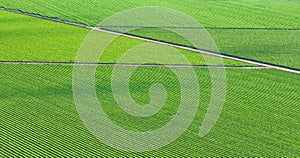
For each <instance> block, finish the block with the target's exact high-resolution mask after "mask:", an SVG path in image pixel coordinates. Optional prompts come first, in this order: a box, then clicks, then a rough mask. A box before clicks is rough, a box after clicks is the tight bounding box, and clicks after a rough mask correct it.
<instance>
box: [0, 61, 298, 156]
mask: <svg viewBox="0 0 300 158" xmlns="http://www.w3.org/2000/svg"><path fill="white" fill-rule="evenodd" d="M111 69H112V68H111V67H101V68H98V71H97V76H98V77H96V78H97V79H98V81H96V82H98V83H101V85H99V87H97V91H98V97H99V98H101V102H102V103H103V107H104V108H106V109H107V111H110V112H109V115H110V116H111V118H112V119H113V120H114V121H115V122H116V123H117V124H119V125H120V126H123V127H124V128H134V129H138V130H147V129H149V128H156V126H159V125H160V124H161V123H163V122H165V121H168V119H169V117H170V115H171V116H172V114H174V111H175V110H176V109H174V107H173V106H172V105H174V104H175V103H176V102H178V100H176V99H175V100H172V99H171V98H172V97H175V96H176V95H178V94H177V93H176V92H177V91H178V89H176V88H175V89H174V86H172V84H176V81H175V80H168V81H166V80H164V81H163V80H162V81H163V83H164V84H166V88H167V89H168V92H170V93H171V94H170V96H171V97H170V99H169V100H168V101H167V103H166V105H165V106H166V107H165V110H163V111H162V113H159V114H158V115H157V116H156V117H154V118H151V119H149V120H147V119H145V120H142V119H136V118H132V117H130V115H128V114H126V113H124V112H122V111H120V110H118V109H117V105H116V103H115V102H114V99H113V96H112V92H111V90H110V88H109V87H110V85H109V84H110V81H109V80H110V76H109V74H110V73H111V72H110V71H111ZM0 70H1V94H2V95H1V109H2V110H1V117H0V119H1V126H2V127H1V133H2V135H5V136H1V139H0V142H1V155H2V156H13V155H24V156H25V155H28V156H29V155H44V156H51V155H52V156H55V155H56V156H59V155H65V156H80V155H81V156H83V155H85V156H101V155H102V156H104V155H106V156H109V155H116V154H118V155H119V156H122V155H123V156H125V155H127V156H129V155H132V156H137V155H139V154H133V153H126V152H121V151H118V150H115V149H113V148H110V147H108V146H106V145H104V144H102V143H101V142H100V141H98V140H97V139H95V138H94V137H93V136H92V135H91V134H89V132H88V131H87V130H86V128H85V127H84V125H83V124H82V122H81V120H80V118H79V116H78V114H77V111H76V108H75V106H74V102H73V98H72V67H71V66H49V65H48V66H47V65H40V66H36V65H2V66H1V67H0ZM139 71H150V72H151V73H160V74H159V76H161V78H168V77H169V74H170V73H164V72H166V71H167V70H160V71H154V70H151V69H150V68H146V69H141V70H139ZM148 73H149V72H148ZM16 74H18V75H16ZM140 74H143V73H140ZM197 74H198V75H199V78H200V80H199V82H200V84H201V87H202V90H201V96H202V97H201V104H200V106H199V110H198V112H197V116H196V117H195V120H194V121H193V123H192V124H191V126H190V127H189V131H187V132H186V133H184V134H183V136H181V137H180V138H179V139H178V140H177V141H175V142H174V143H172V144H170V145H169V146H168V147H165V148H162V149H160V150H157V151H154V152H145V153H141V155H145V156H146V155H147V156H180V155H190V156H200V155H203V156H205V155H207V156H220V155H231V156H238V155H245V156H246V155H253V154H254V155H257V156H264V155H274V156H275V155H276V156H278V155H287V156H292V155H298V154H299V150H298V149H299V135H298V134H297V133H298V132H297V131H298V129H299V128H298V127H299V119H300V118H299V112H300V111H299V109H300V107H299V101H298V97H299V91H300V89H299V86H294V85H295V84H299V76H298V75H294V74H289V73H284V72H280V71H275V70H261V71H257V70H229V71H227V75H228V79H229V80H228V94H227V96H226V103H225V106H224V109H223V112H222V115H221V118H220V119H219V120H218V124H217V125H216V127H215V128H214V129H213V130H212V131H211V134H209V135H208V136H207V137H204V138H202V139H200V138H199V137H198V136H197V132H198V130H199V125H200V122H201V120H202V119H203V115H204V112H205V109H206V107H207V106H208V102H209V99H208V98H209V95H208V92H209V89H210V88H209V84H210V82H209V81H208V80H206V79H205V78H206V77H207V76H208V73H207V72H206V70H205V69H198V70H197ZM57 76H59V77H57ZM155 80H157V78H151V77H142V79H141V77H138V76H136V79H134V78H133V79H132V81H133V82H135V83H134V85H136V86H138V87H132V89H133V91H132V92H133V93H132V95H133V97H136V98H139V99H138V100H137V101H138V102H145V101H147V100H149V98H147V97H145V96H144V98H141V97H138V96H137V95H143V94H145V93H147V92H146V90H145V89H144V88H143V86H148V84H149V82H150V83H151V82H153V81H154V82H155ZM295 81H296V82H295ZM257 83H259V85H258V84H257ZM245 94H247V95H245ZM175 105H176V104H175ZM153 122H155V124H153ZM191 144H192V147H191Z"/></svg>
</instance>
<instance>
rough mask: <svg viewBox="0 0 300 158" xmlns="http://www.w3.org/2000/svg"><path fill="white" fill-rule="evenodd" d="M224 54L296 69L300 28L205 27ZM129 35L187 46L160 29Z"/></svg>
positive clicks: (298, 62) (137, 31)
mask: <svg viewBox="0 0 300 158" xmlns="http://www.w3.org/2000/svg"><path fill="white" fill-rule="evenodd" d="M208 31H209V33H210V34H211V36H212V37H213V39H214V40H215V42H216V44H217V45H218V47H219V49H220V51H221V52H222V53H224V54H229V55H233V56H238V57H243V58H247V59H252V60H258V61H263V62H267V63H272V64H277V65H283V66H287V67H292V68H298V69H299V68H300V38H299V37H300V30H250V29H248V30H247V29H246V30H240V29H208ZM132 33H133V34H136V35H139V36H146V37H151V38H154V39H160V40H164V41H168V42H172V43H179V44H183V45H190V43H188V42H186V41H184V40H182V38H176V37H175V35H174V33H171V32H167V31H165V30H161V29H143V30H135V31H133V32H132Z"/></svg>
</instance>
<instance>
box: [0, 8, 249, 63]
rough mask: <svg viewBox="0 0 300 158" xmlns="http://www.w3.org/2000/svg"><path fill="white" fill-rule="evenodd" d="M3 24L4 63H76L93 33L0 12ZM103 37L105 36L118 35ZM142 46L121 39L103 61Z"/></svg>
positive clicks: (194, 58)
mask: <svg viewBox="0 0 300 158" xmlns="http://www.w3.org/2000/svg"><path fill="white" fill-rule="evenodd" d="M0 21H1V25H0V31H1V43H0V53H1V55H0V60H1V61H38V62H74V60H75V57H76V55H77V52H78V49H79V48H80V45H81V43H82V42H83V40H84V38H85V36H86V35H87V33H88V32H89V30H88V29H83V28H78V27H75V26H69V25H66V24H60V23H55V22H51V21H47V20H42V19H37V18H34V17H28V16H25V15H19V14H16V13H9V12H5V11H0ZM24 30H26V31H25V32H24ZM102 34H103V37H105V36H114V35H109V34H105V33H102ZM173 37H174V36H173ZM142 43H144V42H141V41H138V40H135V39H128V38H125V37H119V38H117V39H116V40H115V41H114V42H112V44H111V45H110V46H109V47H108V48H107V49H106V51H105V54H104V56H103V57H102V58H101V62H106V63H111V62H116V61H117V59H118V58H119V57H120V56H121V55H122V54H123V53H125V52H126V51H127V50H128V49H130V48H132V47H133V46H135V45H137V44H142ZM181 52H182V53H183V54H184V55H185V56H186V57H187V59H189V60H190V62H191V63H192V64H200V65H205V64H206V62H205V61H204V58H203V56H202V55H200V54H196V53H192V52H189V51H184V50H181ZM224 64H225V65H237V66H241V65H249V64H245V63H240V62H237V61H232V60H224Z"/></svg>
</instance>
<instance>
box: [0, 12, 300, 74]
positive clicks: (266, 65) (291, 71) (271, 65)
mask: <svg viewBox="0 0 300 158" xmlns="http://www.w3.org/2000/svg"><path fill="white" fill-rule="evenodd" d="M0 10H5V11H9V12H14V13H18V14H23V15H28V16H32V17H36V18H41V19H45V20H51V21H55V22H60V23H64V24H68V25H73V26H78V27H83V28H87V29H91V30H95V31H100V32H104V33H109V34H114V35H118V36H124V37H128V38H132V39H137V40H142V41H146V42H151V43H156V44H160V45H166V46H171V47H175V48H180V49H184V50H188V51H193V52H196V53H200V54H206V55H210V56H215V57H220V58H224V59H230V60H235V61H239V62H244V63H248V64H254V65H258V66H259V67H266V68H270V69H277V70H281V71H286V72H290V73H295V74H300V70H297V69H292V68H287V67H283V66H277V65H274V64H269V63H264V62H259V61H254V60H250V59H244V58H240V57H235V56H229V55H225V54H220V53H218V52H212V51H209V50H202V49H197V48H192V47H188V46H182V45H178V44H173V43H168V42H163V41H158V40H153V39H148V38H145V37H138V36H134V35H130V34H125V33H120V32H115V31H111V30H106V29H103V28H100V27H92V26H88V25H85V24H79V23H75V22H70V21H65V20H62V19H59V18H51V17H46V16H41V15H37V14H32V13H26V12H23V11H20V10H11V9H6V8H3V7H2V8H0Z"/></svg>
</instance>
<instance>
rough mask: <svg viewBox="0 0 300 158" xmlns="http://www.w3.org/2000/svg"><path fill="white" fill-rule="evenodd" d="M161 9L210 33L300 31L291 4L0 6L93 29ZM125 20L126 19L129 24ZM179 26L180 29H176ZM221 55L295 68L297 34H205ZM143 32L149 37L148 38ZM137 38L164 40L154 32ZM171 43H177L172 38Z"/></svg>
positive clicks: (4, 2)
mask: <svg viewBox="0 0 300 158" xmlns="http://www.w3.org/2000/svg"><path fill="white" fill-rule="evenodd" d="M149 5H151V6H164V7H168V8H173V9H176V10H179V11H182V12H184V13H186V14H188V15H190V16H192V17H193V18H195V19H197V20H198V21H199V22H200V23H201V24H202V25H204V26H205V27H212V28H284V29H285V28H298V29H299V28H300V23H299V20H300V10H299V8H300V3H299V2H295V1H252V2H249V1H201V2H199V1H195V0H189V1H180V0H176V1H174V2H172V3H169V2H167V1H166V2H161V1H156V0H155V1H139V2H131V1H129V0H125V1H122V2H120V1H107V2H105V1H101V2H99V1H96V0H92V1H79V0H76V1H72V2H69V1H68V2H66V1H64V2H61V1H57V0H50V1H47V2H44V1H40V0H33V1H11V0H1V1H0V6H3V7H7V8H12V9H20V10H23V11H26V12H32V13H38V14H41V15H46V16H50V17H59V18H62V19H65V20H70V21H75V22H80V23H85V24H88V25H96V24H98V23H99V22H100V21H101V20H103V19H105V18H107V17H109V16H110V15H113V14H114V13H116V12H119V11H122V10H125V9H129V8H132V7H140V6H149ZM129 20H130V19H129ZM179 27H180V26H179ZM209 31H210V33H211V34H212V37H213V38H214V39H215V41H216V43H217V44H218V47H219V48H220V50H221V52H222V53H225V54H230V55H234V56H240V57H244V58H249V59H252V60H259V61H262V62H268V63H273V64H276V65H282V66H287V67H292V68H298V69H299V68H300V63H299V61H300V60H299V59H300V56H299V54H300V46H299V42H300V38H299V34H300V31H299V30H282V31H278V30H226V29H225V30H222V29H221V30H219V29H217V30H214V29H210V30H209ZM147 32H148V33H147ZM138 34H139V35H142V36H146V37H158V39H165V38H166V37H165V35H161V33H160V34H159V35H155V31H154V32H152V30H150V31H149V30H148V31H140V32H139V33H138ZM169 39H171V40H169V41H171V42H176V43H182V42H183V41H181V40H176V38H174V37H171V38H169Z"/></svg>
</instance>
